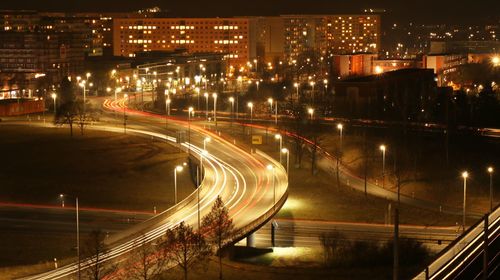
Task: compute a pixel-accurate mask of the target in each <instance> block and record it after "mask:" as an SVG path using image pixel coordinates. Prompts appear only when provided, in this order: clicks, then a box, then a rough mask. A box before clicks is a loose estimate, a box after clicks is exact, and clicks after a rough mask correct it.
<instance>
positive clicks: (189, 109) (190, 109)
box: [188, 107, 194, 153]
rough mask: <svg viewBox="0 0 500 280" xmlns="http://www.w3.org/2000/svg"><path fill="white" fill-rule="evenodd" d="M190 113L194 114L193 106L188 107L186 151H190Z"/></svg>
mask: <svg viewBox="0 0 500 280" xmlns="http://www.w3.org/2000/svg"><path fill="white" fill-rule="evenodd" d="M191 114H194V109H193V107H189V108H188V152H189V153H191Z"/></svg>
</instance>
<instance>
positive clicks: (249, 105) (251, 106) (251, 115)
mask: <svg viewBox="0 0 500 280" xmlns="http://www.w3.org/2000/svg"><path fill="white" fill-rule="evenodd" d="M247 106H248V108H250V124H251V125H250V135H252V133H253V103H252V102H248V104H247Z"/></svg>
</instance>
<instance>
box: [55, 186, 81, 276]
mask: <svg viewBox="0 0 500 280" xmlns="http://www.w3.org/2000/svg"><path fill="white" fill-rule="evenodd" d="M64 196H67V195H65V194H60V195H59V197H60V198H61V199H62V201H63V207H64ZM75 211H76V255H77V257H78V270H77V279H80V270H81V265H80V211H79V205H78V196H77V197H75Z"/></svg>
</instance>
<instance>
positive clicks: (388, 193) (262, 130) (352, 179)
mask: <svg viewBox="0 0 500 280" xmlns="http://www.w3.org/2000/svg"><path fill="white" fill-rule="evenodd" d="M233 125H241V126H251V127H252V128H253V133H254V134H260V135H262V136H263V138H264V136H265V134H266V130H267V131H268V133H269V134H272V133H280V134H281V135H284V136H285V135H286V136H288V137H290V138H294V137H300V138H303V140H304V142H305V143H307V144H308V145H314V144H313V142H312V141H311V140H309V139H307V138H304V137H302V136H299V135H296V134H294V133H293V132H290V131H283V130H277V129H276V128H274V127H265V126H262V125H257V124H253V125H251V124H246V123H234V124H233ZM226 128H229V127H228V126H227V125H226ZM285 141H286V140H284V143H285ZM317 149H318V154H317V166H318V167H319V168H321V169H322V170H323V171H325V172H327V173H328V174H330V175H331V176H332V178H336V165H337V163H336V161H337V160H336V157H335V156H334V155H332V154H331V153H329V152H328V151H326V150H325V149H324V148H322V147H321V146H317ZM339 179H340V182H342V183H343V184H345V185H347V186H349V187H350V188H352V189H355V190H357V191H360V192H364V191H365V183H364V178H362V177H361V176H359V175H358V174H355V173H354V172H353V171H352V170H350V169H349V168H348V167H347V166H346V165H344V164H343V163H342V162H340V164H339ZM393 189H394V186H386V187H383V186H381V184H380V183H377V182H374V181H372V180H368V181H367V184H366V192H367V194H369V195H372V196H376V197H380V198H384V199H387V200H392V201H397V200H398V195H397V193H396V192H395V191H394V190H393ZM400 201H401V203H404V204H407V205H411V206H415V207H419V208H424V209H428V210H432V211H436V212H442V213H446V214H452V215H462V209H458V208H454V207H450V206H447V205H439V204H438V203H435V202H433V201H428V200H423V199H419V198H415V197H411V196H408V195H405V194H401V195H400ZM467 216H468V217H472V218H475V219H476V218H480V217H481V216H482V213H477V212H471V211H468V212H467Z"/></svg>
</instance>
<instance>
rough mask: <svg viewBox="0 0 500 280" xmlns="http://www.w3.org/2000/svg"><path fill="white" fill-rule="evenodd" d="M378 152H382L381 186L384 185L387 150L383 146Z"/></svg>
mask: <svg viewBox="0 0 500 280" xmlns="http://www.w3.org/2000/svg"><path fill="white" fill-rule="evenodd" d="M379 149H380V151H382V186H384V183H385V150H386V149H387V148H386V146H385V145H383V144H382V145H380V147H379Z"/></svg>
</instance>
